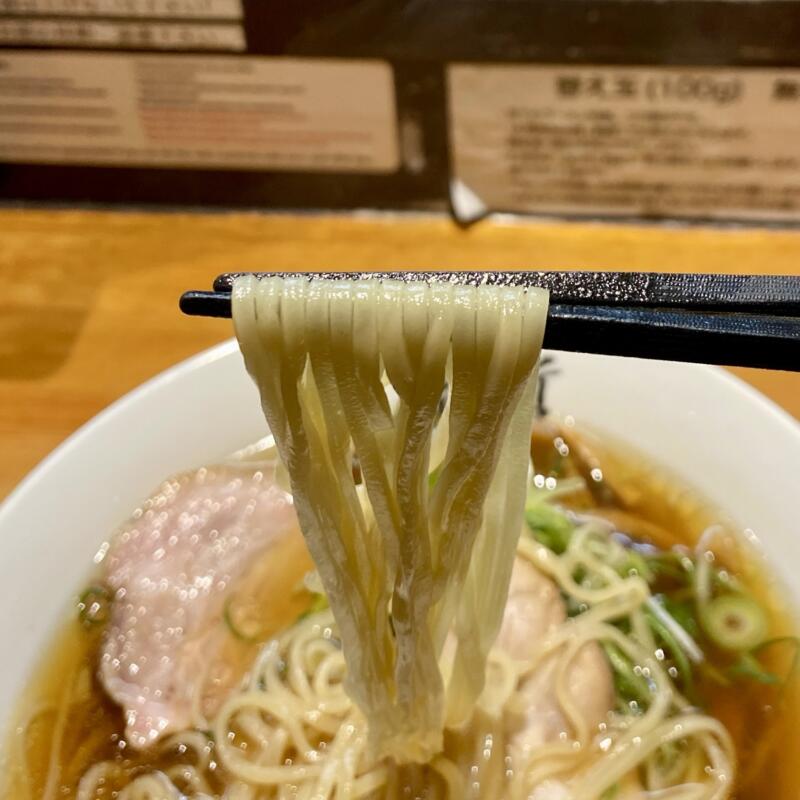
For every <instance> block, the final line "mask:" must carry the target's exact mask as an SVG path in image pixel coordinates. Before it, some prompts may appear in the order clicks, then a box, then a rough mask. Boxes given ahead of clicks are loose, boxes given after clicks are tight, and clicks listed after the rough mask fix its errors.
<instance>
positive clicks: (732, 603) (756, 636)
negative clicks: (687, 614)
mask: <svg viewBox="0 0 800 800" xmlns="http://www.w3.org/2000/svg"><path fill="white" fill-rule="evenodd" d="M700 622H701V624H702V626H703V629H704V630H705V632H706V633H707V634H708V637H709V639H711V641H712V642H714V644H716V645H718V646H719V647H721V648H723V649H725V650H733V651H736V652H742V651H745V650H752V649H753V648H754V647H758V645H759V644H761V643H762V642H763V641H764V637H765V636H766V635H767V629H768V623H767V616H766V614H765V613H764V610H763V609H762V608H761V606H760V605H759V604H758V603H756V602H755V600H753V599H752V598H750V597H748V596H747V595H744V594H725V595H722V596H720V597H716V598H714V599H713V600H711V601H710V602H709V603H708V604H707V605H706V606H705V607H704V608H703V609H702V613H701V615H700Z"/></svg>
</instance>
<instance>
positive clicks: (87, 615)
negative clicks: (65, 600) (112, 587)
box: [78, 586, 112, 627]
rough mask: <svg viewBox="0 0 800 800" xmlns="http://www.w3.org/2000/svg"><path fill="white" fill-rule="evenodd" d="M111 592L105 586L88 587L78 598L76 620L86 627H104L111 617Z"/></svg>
mask: <svg viewBox="0 0 800 800" xmlns="http://www.w3.org/2000/svg"><path fill="white" fill-rule="evenodd" d="M111 600H112V597H111V592H109V591H108V589H106V588H105V586H89V587H88V588H86V589H84V590H83V592H81V594H80V596H79V597H78V618H79V619H80V621H81V623H82V624H83V625H85V626H86V627H91V626H94V625H104V624H105V623H106V622H108V618H109V617H110V616H111Z"/></svg>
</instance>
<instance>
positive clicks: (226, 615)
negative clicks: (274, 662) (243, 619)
mask: <svg viewBox="0 0 800 800" xmlns="http://www.w3.org/2000/svg"><path fill="white" fill-rule="evenodd" d="M232 601H233V597H228V598H226V600H225V605H224V606H223V607H222V619H223V621H224V622H225V626H226V627H227V628H228V630H229V631H230V632H231V633H232V634H233V635H234V636H235V637H236V638H237V639H239V640H240V641H242V642H251V643H254V642H258V641H261V639H262V638H263V636H259V634H258V632H257V631H255V632H252V633H250V632H248V631H245V630H244V629H243V628H242V626H241V625H239V624H238V623H237V622H236V621H235V620H234V619H233V609H232V608H231V605H232Z"/></svg>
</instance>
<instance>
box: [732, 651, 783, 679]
mask: <svg viewBox="0 0 800 800" xmlns="http://www.w3.org/2000/svg"><path fill="white" fill-rule="evenodd" d="M728 674H730V675H732V676H733V677H736V678H750V680H753V681H757V682H758V683H763V684H766V685H768V686H774V685H775V684H777V683H780V682H781V679H780V678H779V677H778V676H777V675H775V674H774V673H772V672H767V670H765V669H764V668H763V667H762V666H761V664H760V663H759V662H758V659H757V658H756V657H755V656H754V655H753V654H752V653H742V655H741V656H739V660H738V661H737V662H736V663H735V664H734V665H733V666H732V667H729V669H728Z"/></svg>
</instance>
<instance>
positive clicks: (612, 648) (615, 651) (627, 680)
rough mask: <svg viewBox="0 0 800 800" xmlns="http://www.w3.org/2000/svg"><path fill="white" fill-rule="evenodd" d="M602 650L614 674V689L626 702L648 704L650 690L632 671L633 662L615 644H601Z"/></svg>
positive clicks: (639, 676) (643, 680) (645, 682)
mask: <svg viewBox="0 0 800 800" xmlns="http://www.w3.org/2000/svg"><path fill="white" fill-rule="evenodd" d="M603 649H604V650H605V653H606V657H607V658H608V661H609V663H610V664H611V669H612V671H613V672H614V687H615V689H616V692H617V694H618V695H620V696H621V697H622V698H624V699H625V700H626V701H630V700H635V701H636V702H637V703H640V704H644V705H647V704H649V703H650V700H651V696H650V688H649V687H648V685H647V681H646V680H645V679H644V678H643V677H642V676H641V675H637V674H636V672H635V671H634V667H633V662H632V661H631V660H630V659H629V658H628V656H626V655H625V654H624V653H623V652H622V651H621V650H620V649H619V648H618V647H617V646H616V645H615V644H612V643H611V642H603Z"/></svg>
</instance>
